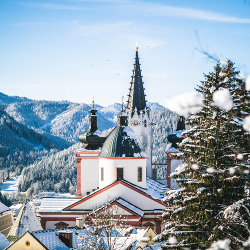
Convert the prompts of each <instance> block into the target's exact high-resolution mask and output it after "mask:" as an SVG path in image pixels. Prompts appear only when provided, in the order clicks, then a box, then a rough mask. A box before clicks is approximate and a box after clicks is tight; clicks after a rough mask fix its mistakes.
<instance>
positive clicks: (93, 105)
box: [92, 96, 95, 108]
mask: <svg viewBox="0 0 250 250" xmlns="http://www.w3.org/2000/svg"><path fill="white" fill-rule="evenodd" d="M94 107H95V99H94V96H93V100H92V108H94Z"/></svg>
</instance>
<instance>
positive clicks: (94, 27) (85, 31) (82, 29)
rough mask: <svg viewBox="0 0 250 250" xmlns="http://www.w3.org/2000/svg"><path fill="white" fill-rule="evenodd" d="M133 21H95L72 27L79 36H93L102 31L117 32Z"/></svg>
mask: <svg viewBox="0 0 250 250" xmlns="http://www.w3.org/2000/svg"><path fill="white" fill-rule="evenodd" d="M132 24H133V22H119V23H95V24H89V25H78V26H77V27H75V29H74V33H76V34H77V35H81V36H93V35H98V34H102V33H111V32H117V31H120V30H122V29H124V28H127V27H130V26H131V25H132Z"/></svg>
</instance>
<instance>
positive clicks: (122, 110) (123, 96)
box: [122, 96, 124, 111]
mask: <svg viewBox="0 0 250 250" xmlns="http://www.w3.org/2000/svg"><path fill="white" fill-rule="evenodd" d="M123 98H124V96H122V111H123V105H124V101H123Z"/></svg>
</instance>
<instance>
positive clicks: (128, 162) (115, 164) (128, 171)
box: [99, 157, 147, 189]
mask: <svg viewBox="0 0 250 250" xmlns="http://www.w3.org/2000/svg"><path fill="white" fill-rule="evenodd" d="M99 159H100V160H99V188H100V189H101V188H104V187H106V186H108V185H110V184H112V183H114V182H115V181H116V180H117V176H116V168H123V178H124V180H126V181H128V182H131V183H133V184H135V185H137V186H139V187H142V188H146V186H147V183H146V159H145V158H142V159H140V158H139V159H138V158H134V159H133V158H132V159H131V158H130V159H128V158H126V157H124V159H121V158H119V159H117V158H99ZM138 167H142V182H138ZM101 168H104V180H103V181H102V180H101Z"/></svg>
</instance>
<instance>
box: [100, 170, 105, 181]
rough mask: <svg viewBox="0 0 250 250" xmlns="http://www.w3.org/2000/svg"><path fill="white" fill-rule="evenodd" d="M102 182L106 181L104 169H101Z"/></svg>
mask: <svg viewBox="0 0 250 250" xmlns="http://www.w3.org/2000/svg"><path fill="white" fill-rule="evenodd" d="M101 181H104V168H101Z"/></svg>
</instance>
